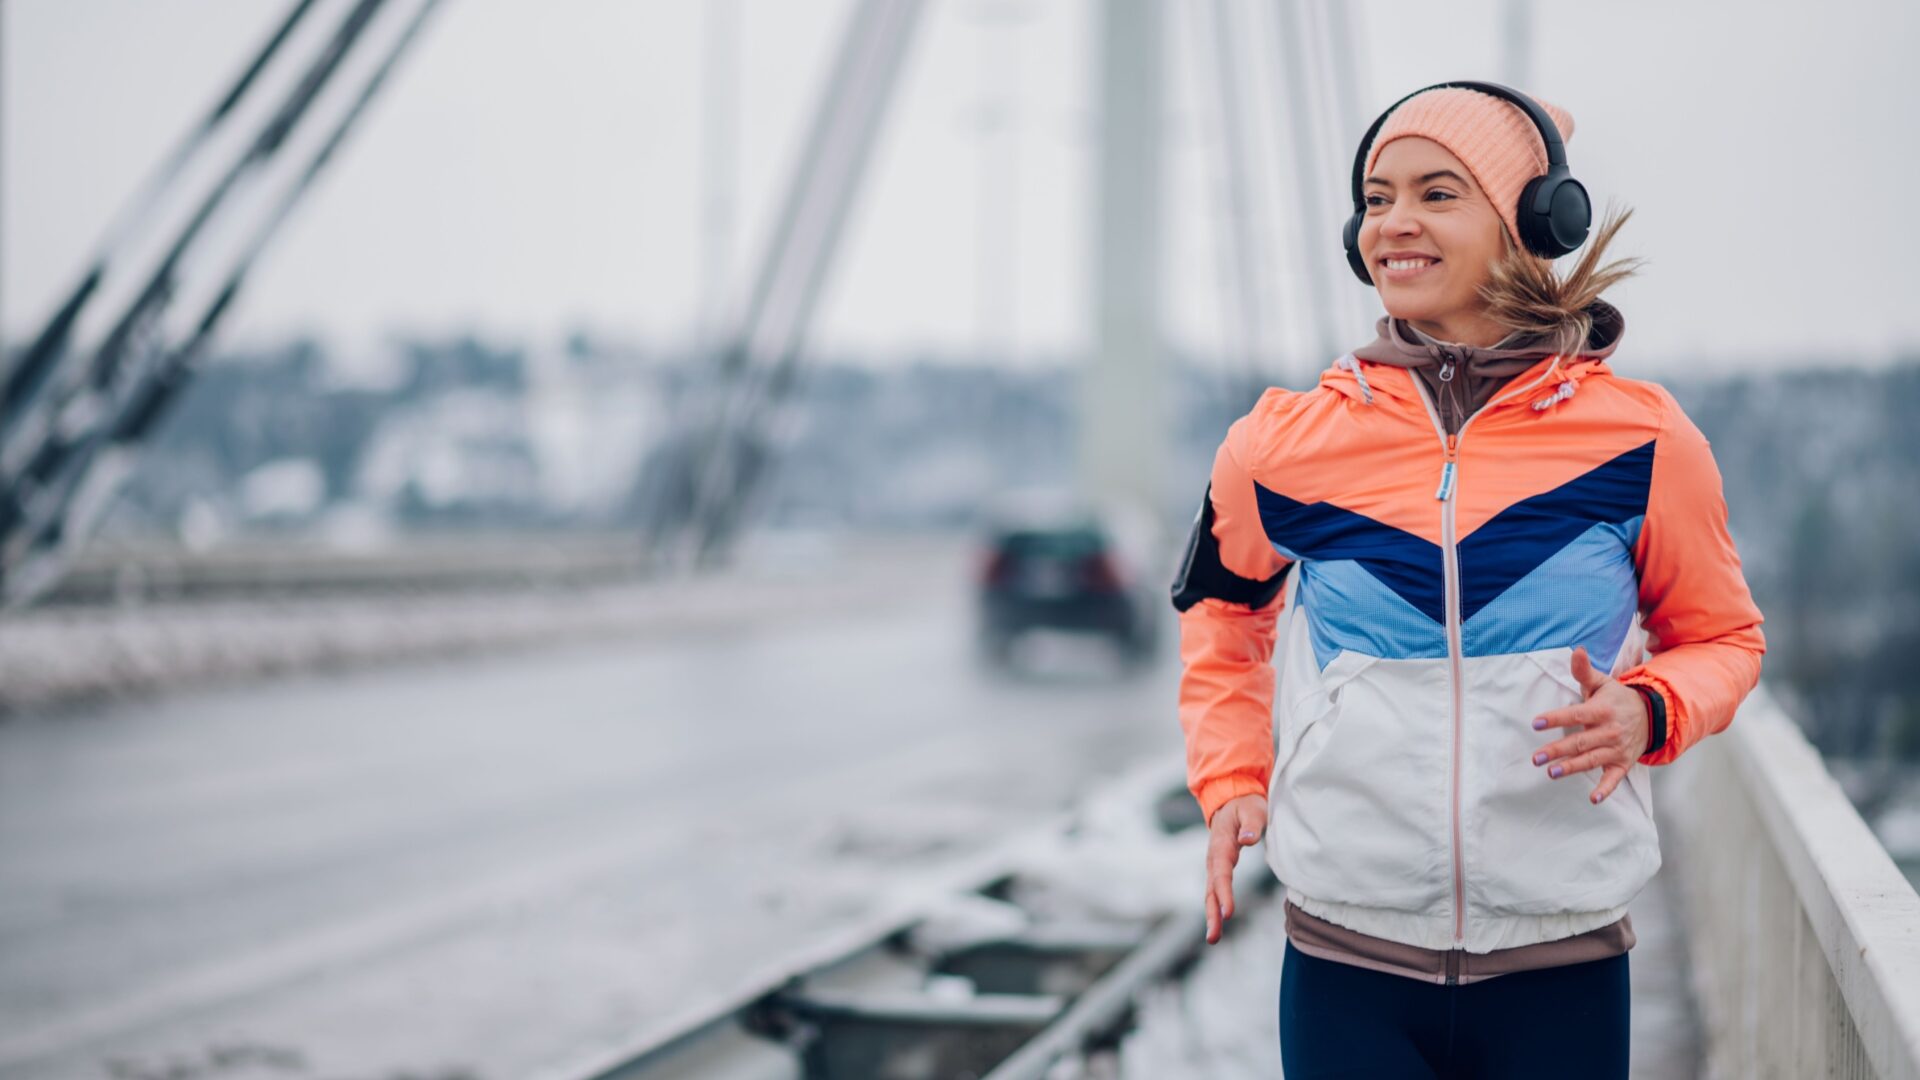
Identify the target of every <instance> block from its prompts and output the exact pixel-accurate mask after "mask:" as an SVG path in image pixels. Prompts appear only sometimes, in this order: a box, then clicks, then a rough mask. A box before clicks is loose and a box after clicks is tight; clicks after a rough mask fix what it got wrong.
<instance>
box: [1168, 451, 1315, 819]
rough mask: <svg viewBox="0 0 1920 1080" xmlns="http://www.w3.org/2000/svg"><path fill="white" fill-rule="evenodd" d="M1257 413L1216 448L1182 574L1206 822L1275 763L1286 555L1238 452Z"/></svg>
mask: <svg viewBox="0 0 1920 1080" xmlns="http://www.w3.org/2000/svg"><path fill="white" fill-rule="evenodd" d="M1251 420H1252V417H1251V416H1249V417H1243V418H1241V419H1240V420H1238V421H1235V423H1234V425H1233V426H1232V427H1231V428H1229V429H1228V431H1227V437H1226V439H1225V440H1224V441H1223V442H1222V443H1221V444H1220V449H1219V450H1218V451H1217V452H1216V453H1215V455H1214V461H1213V474H1212V480H1211V483H1210V485H1209V487H1208V491H1207V496H1206V498H1205V499H1204V500H1203V504H1202V506H1201V508H1200V513H1199V514H1198V515H1197V516H1196V519H1195V521H1194V535H1193V537H1192V539H1191V540H1190V541H1189V544H1188V549H1187V556H1186V560H1185V563H1184V565H1183V567H1182V571H1181V575H1180V580H1179V581H1176V582H1175V607H1176V608H1178V609H1180V662H1181V675H1180V727H1181V730H1182V731H1183V732H1185V734H1186V746H1187V789H1188V790H1189V791H1191V792H1193V797H1194V799H1195V800H1197V801H1198V802H1199V804H1200V810H1201V813H1203V814H1204V815H1205V816H1206V819H1207V822H1208V823H1209V824H1211V823H1212V821H1213V814H1214V811H1216V810H1218V809H1219V808H1220V807H1221V806H1222V805H1224V804H1225V803H1226V802H1228V801H1229V800H1231V799H1234V798H1237V797H1239V796H1241V795H1249V794H1252V795H1265V794H1266V793H1267V783H1268V780H1269V779H1270V776H1271V773H1272V771H1273V755H1274V746H1273V691H1274V670H1273V649H1274V632H1275V627H1276V625H1277V622H1278V616H1279V613H1280V608H1281V605H1282V604H1283V603H1284V602H1285V601H1284V595H1285V594H1284V593H1283V592H1282V591H1281V590H1280V585H1281V584H1282V580H1283V577H1284V575H1285V572H1286V570H1287V569H1288V560H1287V559H1286V558H1285V557H1283V556H1282V555H1280V553H1279V552H1277V551H1275V550H1274V548H1273V545H1272V544H1271V543H1269V542H1268V540H1267V536H1266V530H1265V528H1264V527H1263V526H1262V525H1261V523H1260V508H1259V504H1258V502H1257V501H1256V499H1255V496H1254V486H1253V478H1252V477H1251V476H1250V475H1249V474H1248V472H1247V469H1246V468H1245V466H1244V465H1243V464H1242V460H1241V458H1240V456H1239V455H1240V449H1239V448H1240V447H1242V446H1244V445H1245V437H1246V433H1247V425H1248V424H1249V423H1250V422H1251ZM1223 571H1224V574H1223V573H1222V572H1223ZM1222 594H1224V595H1227V596H1232V597H1236V598H1237V599H1224V598H1222ZM1183 605H1184V606H1183Z"/></svg>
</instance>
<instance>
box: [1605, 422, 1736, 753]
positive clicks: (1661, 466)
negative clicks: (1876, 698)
mask: <svg viewBox="0 0 1920 1080" xmlns="http://www.w3.org/2000/svg"><path fill="white" fill-rule="evenodd" d="M1660 394H1661V397H1662V399H1663V400H1664V403H1665V405H1666V416H1665V419H1664V420H1663V422H1662V424H1661V430H1660V434H1659V441H1658V442H1657V443H1656V444H1655V446H1654V454H1653V480H1652V486H1651V488H1650V490H1649V491H1648V494H1647V512H1646V518H1645V520H1644V521H1642V523H1641V526H1640V537H1639V540H1638V541H1637V543H1636V544H1635V548H1634V561H1635V563H1636V564H1637V569H1638V571H1639V578H1640V612H1641V615H1642V620H1641V621H1642V625H1643V626H1644V627H1645V628H1646V631H1647V651H1648V652H1649V653H1651V654H1652V655H1651V657H1650V658H1649V659H1648V660H1647V661H1646V662H1644V663H1642V664H1639V665H1636V666H1635V667H1633V668H1630V669H1628V670H1627V671H1625V672H1623V673H1622V674H1621V676H1620V681H1621V682H1624V683H1626V684H1628V685H1629V686H1632V685H1640V686H1645V687H1647V688H1648V689H1650V690H1653V691H1656V692H1657V693H1659V694H1660V696H1661V698H1662V699H1663V700H1664V702H1665V704H1666V713H1667V740H1666V743H1665V745H1663V746H1662V747H1660V749H1658V750H1656V751H1651V752H1649V753H1647V754H1645V755H1643V756H1642V757H1641V758H1640V760H1641V761H1642V762H1644V763H1646V764H1648V765H1665V764H1667V763H1668V762H1670V761H1672V760H1674V759H1675V758H1677V757H1679V756H1680V755H1681V754H1683V753H1685V752H1686V751H1687V749H1688V748H1689V747H1691V746H1693V745H1694V744H1695V743H1697V742H1699V741H1700V740H1701V739H1704V738H1706V737H1707V736H1708V735H1712V734H1714V733H1715V732H1718V731H1722V730H1725V728H1726V726H1727V725H1728V724H1729V723H1731V722H1732V721H1733V713H1734V710H1735V709H1736V708H1738V707H1739V705H1740V702H1741V700H1742V699H1743V698H1745V697H1746V696H1747V694H1748V692H1750V691H1751V690H1752V689H1753V688H1754V686H1755V685H1756V684H1757V683H1758V682H1759V681H1760V657H1761V656H1762V654H1764V653H1765V652H1766V648H1767V645H1766V639H1765V637H1764V636H1762V634H1761V632H1760V624H1761V622H1762V621H1763V620H1762V617H1761V615H1760V609H1759V608H1758V607H1756V606H1755V605H1754V602H1753V596H1752V594H1751V593H1750V592H1749V591H1748V589H1747V581H1746V578H1745V576H1743V575H1742V573H1741V571H1740V554H1739V552H1738V551H1736V550H1735V549H1734V546H1733V538H1732V537H1731V536H1729V535H1728V533H1727V504H1726V499H1725V497H1724V496H1723V495H1722V493H1721V486H1720V469H1719V467H1718V466H1717V465H1715V464H1714V460H1713V451H1712V450H1711V449H1710V448H1709V447H1708V443H1707V437H1706V436H1705V435H1703V434H1701V432H1700V429H1699V428H1698V427H1695V426H1694V423H1693V421H1692V420H1691V419H1690V418H1688V416H1687V414H1686V413H1685V412H1683V411H1682V410H1681V408H1680V405H1679V403H1678V402H1676V401H1674V400H1673V397H1672V395H1671V394H1668V393H1667V392H1666V391H1665V390H1664V389H1662V390H1661V391H1660Z"/></svg>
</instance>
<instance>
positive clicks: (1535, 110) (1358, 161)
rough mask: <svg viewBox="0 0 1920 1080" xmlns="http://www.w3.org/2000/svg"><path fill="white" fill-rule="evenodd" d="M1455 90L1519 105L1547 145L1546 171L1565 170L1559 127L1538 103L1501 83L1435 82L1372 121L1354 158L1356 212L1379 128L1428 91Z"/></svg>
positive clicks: (1362, 201)
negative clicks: (1459, 89) (1368, 159)
mask: <svg viewBox="0 0 1920 1080" xmlns="http://www.w3.org/2000/svg"><path fill="white" fill-rule="evenodd" d="M1453 87H1459V88H1461V89H1463V90H1478V91H1480V92H1481V93H1483V94H1492V95H1493V96H1494V97H1497V98H1503V99H1505V100H1507V101H1510V102H1512V103H1513V104H1515V105H1518V106H1519V107H1520V109H1521V111H1522V112H1525V113H1526V114H1527V116H1528V118H1529V119H1531V120H1532V121H1533V126H1534V127H1535V128H1537V129H1539V131H1540V138H1541V140H1542V141H1544V142H1545V143H1546V144H1547V171H1548V172H1552V171H1553V167H1554V166H1556V165H1558V166H1560V167H1561V168H1563V169H1564V168H1566V166H1567V146H1566V144H1565V143H1564V142H1561V141H1560V128H1559V127H1558V126H1557V125H1555V124H1554V122H1553V118H1552V117H1550V116H1548V115H1547V110H1545V109H1543V108H1541V107H1540V103H1539V102H1537V101H1535V100H1533V99H1532V98H1530V97H1528V96H1527V95H1525V94H1523V93H1521V92H1520V91H1518V90H1512V89H1509V88H1507V87H1504V86H1501V85H1500V84H1499V83H1490V82H1475V81H1473V80H1470V79H1461V80H1458V81H1456V82H1443V83H1434V84H1433V85H1432V86H1423V87H1421V88H1420V89H1418V90H1415V91H1414V92H1413V93H1411V94H1408V95H1407V96H1406V97H1403V98H1401V99H1400V100H1399V101H1396V102H1394V103H1393V104H1392V105H1389V106H1388V107H1387V111H1386V112H1383V113H1381V114H1380V117H1379V119H1377V120H1375V121H1374V122H1373V126H1372V127H1370V128H1368V129H1367V136H1366V138H1364V139H1361V140H1360V152H1359V153H1358V154H1356V155H1354V159H1353V208H1354V209H1355V210H1361V211H1364V210H1366V208H1367V202H1366V194H1365V192H1364V191H1363V190H1362V189H1363V188H1364V187H1365V186H1366V172H1367V151H1369V150H1371V149H1373V139H1374V136H1376V135H1378V134H1380V129H1381V128H1382V127H1385V126H1386V123H1387V117H1389V116H1392V115H1393V111H1394V110H1395V109H1398V108H1399V107H1400V106H1402V105H1405V104H1406V103H1407V102H1408V101H1409V100H1410V99H1412V98H1416V97H1419V96H1420V95H1421V94H1424V93H1426V92H1427V91H1429V90H1446V89H1450V88H1453Z"/></svg>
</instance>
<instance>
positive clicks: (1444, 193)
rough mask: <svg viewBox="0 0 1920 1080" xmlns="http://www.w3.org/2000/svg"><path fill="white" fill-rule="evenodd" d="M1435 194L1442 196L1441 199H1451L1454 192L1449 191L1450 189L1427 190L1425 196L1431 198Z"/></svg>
mask: <svg viewBox="0 0 1920 1080" xmlns="http://www.w3.org/2000/svg"><path fill="white" fill-rule="evenodd" d="M1435 195H1438V196H1440V197H1441V198H1443V199H1451V198H1454V194H1453V192H1451V191H1429V192H1427V198H1429V199H1431V198H1433V197H1434V196H1435Z"/></svg>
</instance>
